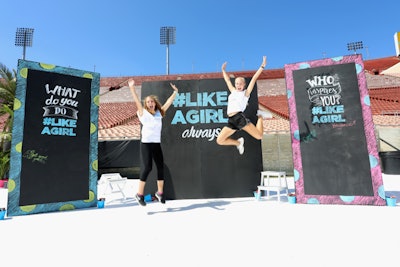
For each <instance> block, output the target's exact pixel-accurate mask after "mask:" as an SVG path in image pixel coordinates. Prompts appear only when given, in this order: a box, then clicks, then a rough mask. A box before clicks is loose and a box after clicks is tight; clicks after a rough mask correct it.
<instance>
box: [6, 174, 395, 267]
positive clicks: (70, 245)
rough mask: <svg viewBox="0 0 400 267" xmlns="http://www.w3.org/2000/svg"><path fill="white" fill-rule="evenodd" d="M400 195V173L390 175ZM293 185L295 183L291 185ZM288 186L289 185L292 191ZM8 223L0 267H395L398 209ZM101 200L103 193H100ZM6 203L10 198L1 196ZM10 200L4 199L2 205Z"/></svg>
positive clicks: (189, 203) (170, 211)
mask: <svg viewBox="0 0 400 267" xmlns="http://www.w3.org/2000/svg"><path fill="white" fill-rule="evenodd" d="M383 181H384V186H385V190H386V191H387V192H388V194H391V195H396V196H397V197H398V198H400V175H383ZM290 184H292V183H290ZM290 184H289V186H290ZM124 192H125V193H126V194H127V196H129V197H128V198H127V199H126V200H121V199H118V198H119V197H120V195H118V194H115V196H112V197H111V196H108V197H107V202H106V205H105V208H104V209H98V208H91V209H79V210H74V211H65V212H49V213H41V214H33V215H26V216H14V217H11V218H10V217H6V218H5V220H4V221H0V226H2V231H1V234H0V238H1V239H0V240H1V241H0V244H1V253H0V255H1V256H2V257H1V259H0V266H41V267H45V266H51V267H54V266H57V267H60V266H71V267H72V266H174V267H178V266H191V267H192V266H202V267H205V266H217V265H220V266H293V265H300V266H308V267H311V266H318V267H320V266H324V267H327V266H335V267H338V266H357V267H358V266H390V265H392V266H397V265H398V264H399V262H400V260H399V253H400V242H399V240H400V231H399V225H400V210H397V208H398V207H399V206H398V205H399V204H397V206H396V207H389V206H367V205H365V206H362V205H325V204H324V205H312V204H289V203H288V202H287V199H286V197H282V202H281V203H278V202H277V201H276V200H275V199H270V200H266V199H262V200H260V201H256V200H255V199H254V198H230V199H197V200H174V201H167V203H166V204H165V205H163V204H161V203H157V202H152V203H149V204H148V205H147V206H146V207H141V206H138V205H137V203H136V202H134V201H133V198H132V197H133V195H134V193H135V192H136V180H129V181H128V185H127V187H126V188H125V191H124ZM99 194H100V190H99ZM3 196H4V195H3ZM1 201H4V198H3V199H1V198H0V204H1Z"/></svg>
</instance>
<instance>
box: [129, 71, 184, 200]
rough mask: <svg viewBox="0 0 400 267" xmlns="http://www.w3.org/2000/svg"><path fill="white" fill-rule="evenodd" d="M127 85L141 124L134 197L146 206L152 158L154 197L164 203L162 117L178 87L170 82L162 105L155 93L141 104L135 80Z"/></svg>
mask: <svg viewBox="0 0 400 267" xmlns="http://www.w3.org/2000/svg"><path fill="white" fill-rule="evenodd" d="M128 85H129V89H130V91H131V93H132V96H133V99H134V101H135V103H136V107H137V115H138V118H139V120H140V123H141V124H142V131H141V142H140V152H141V161H142V164H141V170H140V178H139V188H138V191H137V194H136V195H135V199H136V201H137V202H138V203H139V204H140V205H142V206H146V202H145V201H144V189H145V185H146V180H147V178H148V176H149V174H150V171H151V169H152V164H153V160H154V162H155V164H156V167H157V192H156V193H155V197H156V198H157V199H158V201H160V202H161V203H163V204H164V203H165V196H164V157H163V153H162V149H161V130H162V118H163V117H164V115H165V112H166V111H167V110H168V108H169V107H170V106H171V105H172V103H173V101H174V99H175V97H176V94H177V93H178V88H176V86H175V85H174V84H172V83H170V85H171V87H172V89H173V90H174V92H173V93H172V95H171V96H170V97H169V98H168V99H167V101H166V102H165V104H164V105H162V106H161V103H160V102H159V101H158V98H157V96H155V95H149V96H147V97H145V98H144V100H143V105H142V103H141V101H140V99H139V97H138V96H137V94H136V89H135V81H134V80H133V79H130V80H128Z"/></svg>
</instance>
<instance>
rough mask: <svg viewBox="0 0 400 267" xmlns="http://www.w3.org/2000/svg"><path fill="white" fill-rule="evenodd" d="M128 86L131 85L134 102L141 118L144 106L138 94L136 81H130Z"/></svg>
mask: <svg viewBox="0 0 400 267" xmlns="http://www.w3.org/2000/svg"><path fill="white" fill-rule="evenodd" d="M128 85H129V89H130V90H131V93H132V96H133V100H134V101H135V103H136V107H137V113H138V115H139V116H142V115H143V105H142V102H141V101H140V99H139V97H138V95H137V94H136V89H135V81H134V80H133V79H129V80H128Z"/></svg>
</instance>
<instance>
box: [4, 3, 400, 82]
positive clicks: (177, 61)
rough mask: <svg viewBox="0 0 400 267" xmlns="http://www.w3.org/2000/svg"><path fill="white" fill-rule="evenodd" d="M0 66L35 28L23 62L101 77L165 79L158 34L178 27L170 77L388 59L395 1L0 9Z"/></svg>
mask: <svg viewBox="0 0 400 267" xmlns="http://www.w3.org/2000/svg"><path fill="white" fill-rule="evenodd" d="M1 10H2V11H1V19H2V26H1V27H0V62H1V63H3V64H4V65H6V66H7V67H8V68H10V69H16V68H17V63H18V59H21V58H22V56H23V47H22V46H15V35H16V30H17V28H34V33H33V46H32V47H27V48H26V53H25V59H26V60H31V61H37V62H43V63H48V64H54V65H58V66H63V67H72V68H76V69H80V70H89V71H96V72H99V73H100V75H101V77H116V76H138V75H146V76H147V75H164V74H166V72H167V63H166V61H167V52H166V51H167V49H166V46H165V45H161V44H160V28H161V27H163V26H173V27H176V44H174V45H170V46H169V72H170V74H187V73H207V72H219V71H220V70H221V65H222V63H223V62H225V61H227V62H228V66H227V70H228V72H229V71H241V70H255V69H257V68H258V66H259V65H260V64H261V62H262V56H263V55H266V56H267V61H268V64H267V68H266V69H277V68H283V67H284V65H285V64H289V63H296V62H300V61H307V60H315V59H320V58H323V57H335V56H341V55H348V54H353V53H354V52H353V51H348V50H347V44H348V43H351V42H358V41H362V42H363V45H364V48H363V49H361V50H358V53H361V54H362V55H363V58H364V59H374V58H381V57H388V56H395V51H396V50H395V45H394V38H393V36H394V34H395V33H396V32H398V31H400V24H399V10H400V1H398V0H390V1H385V0H382V1H377V2H376V1H375V2H370V1H364V0H353V1H351V0H350V1H349V0H336V1H320V0H318V1H316V0H310V1H307V0H305V1H297V0H296V1H294V0H293V1H278V0H276V1H270V0H257V1H256V0H242V1H237V0H201V1H191V0H159V1H154V0H146V1H134V0H113V1H107V0H104V1H95V0H93V1H89V0H80V1H78V0H68V1H58V0H35V1H32V0H29V1H28V0H19V1H15V0H2V1H1Z"/></svg>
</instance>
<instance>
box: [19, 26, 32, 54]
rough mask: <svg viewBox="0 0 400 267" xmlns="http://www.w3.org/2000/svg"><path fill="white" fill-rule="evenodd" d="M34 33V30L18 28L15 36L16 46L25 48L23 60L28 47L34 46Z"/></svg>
mask: <svg viewBox="0 0 400 267" xmlns="http://www.w3.org/2000/svg"><path fill="white" fill-rule="evenodd" d="M33 31H34V29H32V28H17V32H16V34H15V46H23V47H24V52H23V54H22V59H25V50H26V47H27V46H32V41H33Z"/></svg>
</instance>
